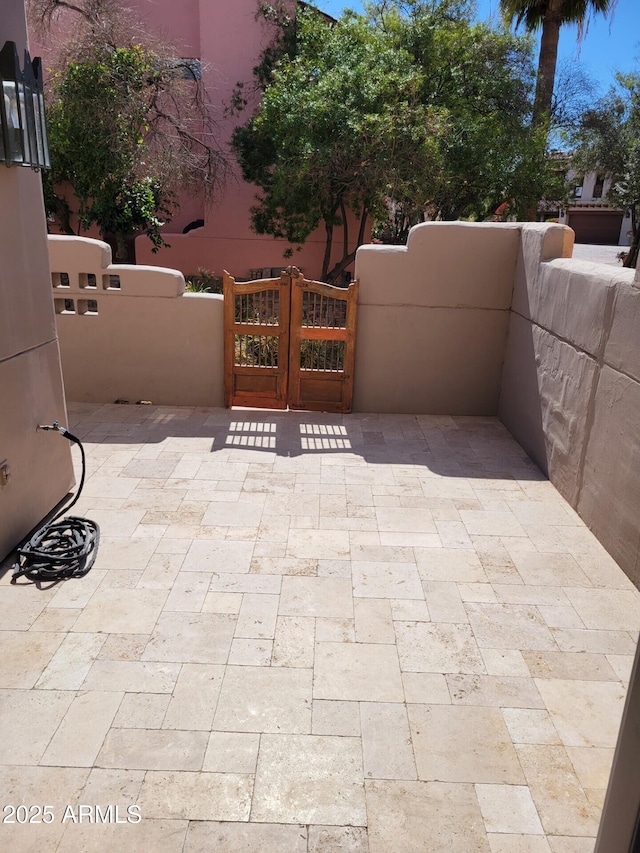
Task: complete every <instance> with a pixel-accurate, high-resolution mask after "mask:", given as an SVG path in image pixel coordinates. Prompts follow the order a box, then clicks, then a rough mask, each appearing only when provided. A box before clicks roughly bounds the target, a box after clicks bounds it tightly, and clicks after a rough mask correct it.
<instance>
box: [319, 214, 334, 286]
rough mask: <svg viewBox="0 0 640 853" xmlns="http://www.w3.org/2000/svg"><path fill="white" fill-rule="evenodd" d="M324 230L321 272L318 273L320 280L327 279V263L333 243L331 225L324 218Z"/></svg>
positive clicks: (329, 261)
mask: <svg viewBox="0 0 640 853" xmlns="http://www.w3.org/2000/svg"><path fill="white" fill-rule="evenodd" d="M324 230H325V234H326V235H327V236H326V240H325V244H324V258H323V260H322V272H321V273H320V281H326V280H327V273H328V272H329V264H330V263H331V247H332V245H333V225H328V224H327V221H326V220H325V223H324Z"/></svg>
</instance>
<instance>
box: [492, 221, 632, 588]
mask: <svg viewBox="0 0 640 853" xmlns="http://www.w3.org/2000/svg"><path fill="white" fill-rule="evenodd" d="M563 232H564V233H563ZM571 236H572V235H571V232H570V231H569V229H564V228H563V227H562V226H551V227H550V226H544V225H539V226H536V225H528V226H524V227H523V231H522V244H521V250H520V253H519V259H518V267H517V270H516V280H515V289H514V298H513V307H512V312H511V319H510V324H509V336H508V341H507V349H506V356H505V366H504V374H503V383H502V395H501V398H500V409H499V413H500V417H501V418H502V420H503V421H504V423H505V424H506V426H507V427H508V428H509V429H510V430H511V432H512V433H513V435H514V436H515V438H516V439H517V440H518V441H519V442H520V444H521V445H522V446H523V447H524V449H525V450H526V451H527V452H528V453H529V454H530V455H531V456H532V458H533V459H534V460H535V461H536V462H537V463H538V465H540V467H541V468H542V469H543V471H544V472H545V473H546V474H547V475H548V476H549V479H550V480H551V481H552V483H554V485H555V486H556V487H557V488H558V490H559V491H560V492H561V493H562V494H563V495H564V497H566V498H567V500H568V501H569V502H570V503H571V504H572V505H573V506H574V507H575V508H576V509H577V511H578V512H579V514H580V515H581V517H582V518H583V519H584V521H585V522H586V523H587V524H588V525H589V527H590V528H591V529H592V530H593V531H594V533H595V534H596V536H597V537H598V538H599V539H600V541H601V542H602V544H603V545H604V546H605V548H607V550H608V551H609V552H610V553H611V554H612V556H613V557H614V559H616V561H617V562H618V563H619V564H620V565H621V566H622V568H623V569H624V570H625V571H626V572H627V574H628V575H629V576H630V577H631V578H632V580H634V582H635V583H636V584H640V481H639V479H638V467H637V466H638V459H639V458H640V433H639V431H638V424H639V423H640V346H639V342H640V286H639V285H640V281H638V279H637V275H636V277H635V278H636V280H635V282H634V272H633V270H624V269H622V268H617V267H613V266H605V265H602V264H592V263H587V262H581V261H576V260H568V259H566V258H564V259H563V258H562V255H563V253H564V254H566V245H567V239H568V240H569V242H570V241H571Z"/></svg>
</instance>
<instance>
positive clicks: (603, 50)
mask: <svg viewBox="0 0 640 853" xmlns="http://www.w3.org/2000/svg"><path fill="white" fill-rule="evenodd" d="M476 3H477V8H478V14H477V17H478V20H487V19H489V18H491V17H492V16H494V17H495V19H496V20H497V19H498V8H499V0H476ZM314 5H315V6H317V7H318V8H320V9H322V10H323V11H324V12H328V13H329V14H330V15H334V16H338V15H339V14H340V12H341V10H342V9H343V8H350V9H355V10H356V11H361V10H362V3H361V2H360V0H315V2H314ZM576 33H577V28H576V27H564V28H563V29H562V31H561V33H560V47H559V50H558V60H559V62H562V60H563V59H564V60H567V61H569V62H579V63H580V64H581V65H582V67H583V69H584V70H585V71H586V72H587V73H588V74H589V76H590V77H592V78H593V79H594V81H595V83H596V85H597V87H598V95H604V94H605V92H606V91H607V89H608V88H609V86H610V85H611V84H612V83H613V82H614V77H613V75H614V74H615V72H616V71H634V70H635V71H638V72H640V0H618V4H617V7H616V10H615V13H614V15H613V17H612V18H611V17H609V19H603V18H602V16H598V18H594V19H593V20H592V21H591V23H590V25H589V29H588V31H587V33H586V35H585V36H584V38H583V40H582V45H581V47H580V50H579V53H578V50H577V46H576Z"/></svg>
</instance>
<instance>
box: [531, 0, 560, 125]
mask: <svg viewBox="0 0 640 853" xmlns="http://www.w3.org/2000/svg"><path fill="white" fill-rule="evenodd" d="M561 24H562V0H552V2H551V3H550V4H549V10H548V12H547V13H546V15H545V16H544V21H543V23H542V38H541V39H540V54H539V57H538V75H537V79H536V95H535V100H534V102H533V126H534V128H535V127H540V126H541V125H544V124H548V123H549V118H550V116H551V102H552V99H553V86H554V83H555V79H556V63H557V60H558V40H559V38H560V26H561Z"/></svg>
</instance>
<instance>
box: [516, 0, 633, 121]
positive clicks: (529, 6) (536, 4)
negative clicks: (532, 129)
mask: <svg viewBox="0 0 640 853" xmlns="http://www.w3.org/2000/svg"><path fill="white" fill-rule="evenodd" d="M616 4H617V0H500V10H501V12H502V14H503V16H504V18H505V19H506V20H507V21H509V22H510V23H515V25H516V27H518V26H520V25H521V24H524V26H525V28H526V30H527V31H529V32H535V31H536V30H541V31H542V37H541V41H540V54H539V57H538V74H537V79H536V93H535V100H534V107H533V124H534V126H537V127H541V126H542V127H544V126H547V127H548V125H549V122H550V120H551V117H552V106H553V93H554V87H555V79H556V63H557V58H558V39H559V35H560V30H561V28H562V27H563V26H564V25H565V24H577V25H578V40H580V39H582V35H583V32H584V27H585V24H586V23H587V22H588V20H589V18H590V17H592V16H593V15H596V14H603V15H607V14H609V13H612V12H613V10H614V9H615V6H616Z"/></svg>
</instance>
